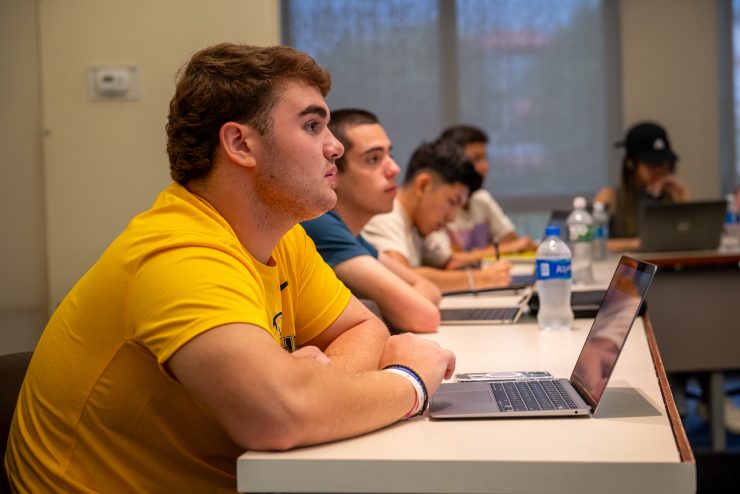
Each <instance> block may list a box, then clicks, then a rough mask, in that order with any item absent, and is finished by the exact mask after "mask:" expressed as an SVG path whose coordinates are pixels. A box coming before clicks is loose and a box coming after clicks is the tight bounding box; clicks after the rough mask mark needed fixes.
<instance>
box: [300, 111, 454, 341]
mask: <svg viewBox="0 0 740 494" xmlns="http://www.w3.org/2000/svg"><path fill="white" fill-rule="evenodd" d="M329 129H330V130H331V131H332V133H333V134H334V135H335V136H336V137H337V139H339V141H340V142H341V143H342V145H343V146H344V155H342V157H341V158H339V159H338V160H337V161H336V164H337V184H336V189H335V190H336V193H337V204H336V206H334V209H333V210H332V211H329V212H328V213H326V214H324V215H323V216H319V217H318V218H316V219H313V220H309V221H305V222H303V223H302V225H303V227H304V228H305V229H306V233H308V235H309V236H310V237H311V238H312V239H313V241H314V243H315V244H316V248H317V249H318V251H319V253H320V254H321V256H322V257H323V258H324V260H325V261H326V262H327V263H328V264H329V265H330V266H331V267H332V269H334V272H335V273H336V274H337V276H338V277H339V279H340V280H342V281H343V282H344V284H345V285H347V286H348V287H349V289H350V290H352V292H353V293H354V294H355V295H357V296H359V297H361V298H364V299H369V300H372V301H373V302H375V303H376V304H377V305H378V308H379V310H380V312H381V313H382V314H383V317H384V319H385V320H386V321H387V322H388V324H389V325H390V326H392V327H393V328H394V329H397V330H404V331H411V332H415V333H427V332H432V331H436V330H437V326H438V325H439V317H440V316H439V310H438V309H437V304H438V303H439V301H440V299H441V294H440V291H439V289H438V288H437V286H436V285H434V284H433V283H431V282H430V281H428V280H427V279H426V278H424V277H423V276H420V275H418V274H416V273H414V272H413V271H412V270H411V269H409V268H408V267H407V266H404V265H403V264H401V263H400V262H398V261H397V260H395V259H393V258H392V257H391V256H389V255H387V254H386V253H384V252H378V250H377V249H376V248H375V247H373V246H372V245H371V244H369V243H368V242H367V240H365V239H364V238H363V237H362V235H360V232H361V230H362V228H363V227H364V226H365V224H367V222H368V221H369V220H370V218H372V217H373V216H375V215H376V214H382V213H388V212H390V211H391V209H392V208H393V199H394V198H395V197H396V191H397V186H396V177H397V176H398V173H399V172H400V168H399V167H398V164H397V163H396V161H395V160H394V159H393V155H392V144H391V141H390V139H389V138H388V135H387V134H386V132H385V130H384V129H383V127H382V126H381V125H380V122H379V121H378V119H377V117H376V116H375V115H374V114H372V113H370V112H369V111H367V110H360V109H351V108H348V109H341V110H334V111H333V112H332V114H331V121H330V122H329Z"/></svg>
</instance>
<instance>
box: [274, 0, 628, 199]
mask: <svg viewBox="0 0 740 494" xmlns="http://www.w3.org/2000/svg"><path fill="white" fill-rule="evenodd" d="M617 27H618V22H617V15H616V6H615V5H614V2H609V1H606V0H557V1H555V0H486V1H482V0H457V1H445V0H434V1H432V0H378V1H372V2H371V1H367V2H366V1H355V0H284V1H283V37H284V42H285V43H286V44H290V45H292V46H295V47H296V48H298V49H301V50H304V51H306V52H308V53H309V54H311V55H312V56H313V57H315V58H316V60H317V61H318V62H319V63H320V64H321V65H323V66H324V67H326V68H328V69H329V70H330V71H331V73H332V77H333V81H334V85H333V89H332V92H331V93H330V95H329V98H328V102H329V105H330V107H332V108H338V107H347V106H352V107H361V108H367V109H369V110H371V111H373V112H375V113H376V114H377V115H378V116H379V118H380V119H381V121H382V122H383V124H384V126H385V127H386V129H387V131H388V134H389V136H390V138H391V140H392V141H393V143H394V147H395V148H396V158H397V160H398V162H399V164H400V165H401V166H402V167H405V165H406V162H407V160H408V157H409V156H410V154H411V151H412V150H413V149H414V148H415V147H416V146H417V145H418V144H419V143H420V142H421V141H422V140H429V139H432V138H434V137H436V136H437V135H438V134H439V132H440V131H441V129H443V128H444V127H445V126H447V125H450V124H453V123H459V122H464V123H470V124H473V125H477V126H479V127H481V128H483V129H484V130H485V131H486V132H487V133H488V135H489V137H490V140H491V142H490V144H489V155H490V158H491V169H490V172H489V175H488V177H487V180H486V184H485V186H486V188H488V189H489V190H490V191H491V192H492V193H493V194H494V196H495V197H496V198H497V199H499V200H500V202H501V203H502V204H503V205H504V207H506V208H507V209H514V210H517V209H518V210H537V209H539V210H549V209H550V208H554V207H563V206H565V205H569V203H570V199H571V198H572V196H573V195H576V194H586V195H588V196H589V197H590V196H591V195H592V194H593V193H595V192H596V191H597V190H598V189H599V188H601V187H603V186H604V185H607V184H609V183H613V182H614V181H615V180H616V170H617V169H618V166H617V165H618V163H617V159H616V158H617V153H616V152H615V151H614V149H613V142H614V141H615V140H616V139H617V138H619V136H620V133H621V114H620V111H619V108H620V104H619V99H618V98H619V94H620V87H619V73H618V68H617V61H618V59H619V56H618V55H619V53H618V43H617V32H618V29H617Z"/></svg>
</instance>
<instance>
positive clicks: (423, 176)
mask: <svg viewBox="0 0 740 494" xmlns="http://www.w3.org/2000/svg"><path fill="white" fill-rule="evenodd" d="M433 186H434V177H432V176H431V175H430V174H429V173H427V172H421V173H419V174H418V175H416V177H414V190H415V191H416V193H417V195H424V194H426V193H427V192H429V191H431V190H432V188H433Z"/></svg>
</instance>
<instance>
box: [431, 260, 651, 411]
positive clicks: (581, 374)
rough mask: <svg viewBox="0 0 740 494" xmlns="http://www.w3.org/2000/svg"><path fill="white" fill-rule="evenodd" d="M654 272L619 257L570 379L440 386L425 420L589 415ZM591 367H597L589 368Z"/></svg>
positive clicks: (597, 399) (636, 262)
mask: <svg viewBox="0 0 740 494" xmlns="http://www.w3.org/2000/svg"><path fill="white" fill-rule="evenodd" d="M655 271H656V267H655V265H653V264H649V263H646V262H642V261H638V260H635V259H632V258H630V257H627V256H622V258H621V259H620V261H619V265H618V266H617V269H616V270H615V272H614V276H612V280H611V283H610V284H609V288H608V289H607V290H606V293H605V294H604V300H603V301H602V303H601V307H600V309H599V312H598V314H596V318H595V319H594V322H593V324H592V325H591V330H590V331H589V333H588V336H587V337H586V342H585V343H584V345H583V348H582V349H581V353H580V355H579V356H578V360H577V361H576V365H575V367H574V369H573V373H572V374H571V376H570V379H564V378H556V377H551V378H539V377H524V378H517V379H512V380H500V379H499V380H495V381H477V382H456V383H443V384H442V385H441V386H440V388H439V389H438V390H437V392H436V393H435V394H434V396H432V399H431V401H430V404H429V415H430V416H431V417H432V418H435V419H452V418H473V417H487V418H499V417H542V416H556V415H557V416H581V415H589V414H592V413H593V412H595V411H596V407H597V406H598V404H599V400H600V399H601V396H602V395H603V393H604V389H605V388H606V385H607V383H608V382H609V378H610V377H611V375H612V372H613V371H614V366H615V364H616V363H617V359H618V358H619V354H620V353H621V351H622V347H623V346H624V342H625V341H626V340H627V335H628V334H629V330H630V328H631V327H632V323H633V322H634V320H635V316H636V315H637V313H638V311H639V309H640V305H641V304H642V302H643V300H644V298H645V294H646V293H647V291H648V288H649V286H650V283H651V281H652V279H653V276H654V275H655ZM594 362H598V363H599V365H598V366H594V365H592V364H593V363H594ZM514 374H515V375H520V374H526V373H514ZM532 374H533V375H535V376H536V375H542V374H543V372H540V371H533V372H532ZM544 374H547V373H544Z"/></svg>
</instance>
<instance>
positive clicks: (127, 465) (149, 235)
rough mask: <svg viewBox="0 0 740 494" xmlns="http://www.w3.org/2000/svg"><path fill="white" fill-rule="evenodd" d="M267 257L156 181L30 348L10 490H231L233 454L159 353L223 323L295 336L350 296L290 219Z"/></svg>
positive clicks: (179, 190)
mask: <svg viewBox="0 0 740 494" xmlns="http://www.w3.org/2000/svg"><path fill="white" fill-rule="evenodd" d="M268 264H269V265H264V264H262V263H260V262H259V261H257V260H255V259H254V258H253V257H252V256H251V255H250V254H249V252H247V251H246V249H244V247H243V246H242V245H241V244H240V243H239V240H238V239H237V237H236V235H235V234H234V232H233V230H232V229H231V227H230V226H229V224H228V223H227V222H226V220H225V219H224V218H222V217H221V216H220V215H219V214H218V213H217V212H216V210H215V209H213V208H212V207H211V206H210V205H209V204H207V203H206V202H205V201H203V200H201V199H199V198H198V197H196V196H194V195H193V194H191V193H190V192H188V191H187V190H186V189H185V188H183V187H182V186H180V185H177V184H172V185H171V186H170V187H168V188H167V189H166V190H165V191H163V192H162V193H161V194H160V195H159V197H158V198H157V200H156V202H155V203H154V205H153V207H152V208H151V209H150V210H149V211H146V212H144V213H142V214H140V215H139V216H137V217H136V218H134V219H133V220H132V221H131V223H130V224H129V226H128V227H127V229H126V230H125V231H124V232H123V233H122V234H121V235H120V236H119V237H118V238H117V239H116V240H115V241H114V242H113V243H112V244H111V245H110V247H109V248H108V249H107V250H106V252H105V253H104V254H103V256H102V257H101V258H100V259H99V260H98V262H97V263H96V264H95V265H94V266H93V267H92V268H91V269H90V270H89V271H88V272H87V273H86V274H85V275H84V276H83V277H82V278H81V279H80V281H79V282H78V283H77V284H76V285H75V287H74V288H73V289H72V290H71V291H70V293H69V294H68V295H67V297H66V298H65V299H64V301H63V302H62V303H61V305H60V306H59V308H58V309H57V311H56V312H55V313H54V315H53V316H52V318H51V320H50V322H49V324H48V325H47V327H46V329H45V331H44V333H43V335H42V337H41V339H40V341H39V343H38V346H37V347H36V350H35V352H34V356H33V360H32V362H31V366H30V368H29V370H28V374H27V376H26V380H25V383H24V385H23V389H22V390H21V394H20V397H19V401H18V406H17V409H16V413H15V417H14V420H13V425H12V427H11V433H10V439H9V441H8V452H7V454H6V467H7V470H8V474H9V476H10V479H11V482H12V484H13V485H14V487H15V489H16V490H17V491H18V492H24V493H25V492H28V493H39V492H105V493H115V492H126V493H131V492H172V493H174V492H217V491H221V490H223V491H232V492H233V491H234V490H235V488H236V480H235V471H236V457H237V456H238V455H239V454H241V453H242V450H241V448H239V447H238V446H237V445H236V444H235V443H233V442H232V441H231V439H230V438H229V437H228V436H227V434H226V433H225V431H224V430H223V428H222V427H221V426H220V424H219V423H218V422H217V421H216V420H215V418H214V417H213V415H212V414H211V412H210V411H209V410H208V409H207V408H205V407H204V406H203V405H202V404H200V403H199V402H198V401H196V400H195V399H194V398H193V397H192V396H191V395H190V394H189V393H188V391H187V390H186V389H185V388H184V387H183V386H182V385H181V384H180V383H178V382H177V381H176V380H174V379H173V377H172V375H171V373H169V372H168V371H167V368H166V363H167V360H168V359H169V358H170V357H171V356H172V355H173V354H174V353H175V352H176V351H177V350H178V349H179V348H180V347H182V346H183V345H184V344H185V343H187V342H188V341H189V340H191V339H192V338H194V337H195V336H197V335H198V334H200V333H203V332H204V331H207V330H209V329H211V328H214V327H216V326H219V325H223V324H227V323H249V324H254V325H256V326H259V327H260V328H263V329H264V330H265V331H267V332H268V333H270V334H271V335H272V337H273V338H274V339H275V342H276V343H277V344H283V343H284V342H285V340H286V338H290V337H292V336H294V335H295V339H296V343H297V345H298V346H300V345H301V344H304V343H306V342H308V341H310V340H311V339H313V338H314V337H315V336H317V335H318V334H320V333H321V332H322V331H323V330H324V329H325V328H326V327H327V326H329V325H330V324H331V323H332V322H333V321H334V320H336V318H337V317H339V315H340V314H341V313H342V311H343V310H344V309H345V308H346V306H347V304H348V302H349V297H350V295H349V291H348V290H347V289H346V288H345V287H344V285H342V284H341V282H339V280H337V278H336V276H335V275H334V273H333V271H332V270H331V268H329V267H328V266H327V265H326V264H325V263H324V262H323V260H322V259H321V257H320V256H319V255H318V254H317V252H316V249H315V247H314V245H313V242H312V241H311V240H310V239H309V238H308V237H307V236H306V234H305V232H304V231H303V229H302V228H301V227H300V226H296V227H294V228H293V229H292V230H290V231H289V232H288V233H287V234H286V235H285V236H284V237H283V238H282V239H281V240H280V242H279V243H278V245H277V247H276V248H275V250H274V251H273V253H272V258H271V262H270V263H268ZM299 297H300V298H299ZM299 302H300V303H299ZM286 344H287V343H286ZM263 399H264V401H265V402H266V403H268V404H269V401H270V397H269V396H265V397H263ZM244 419H245V420H249V417H245V418H244Z"/></svg>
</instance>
